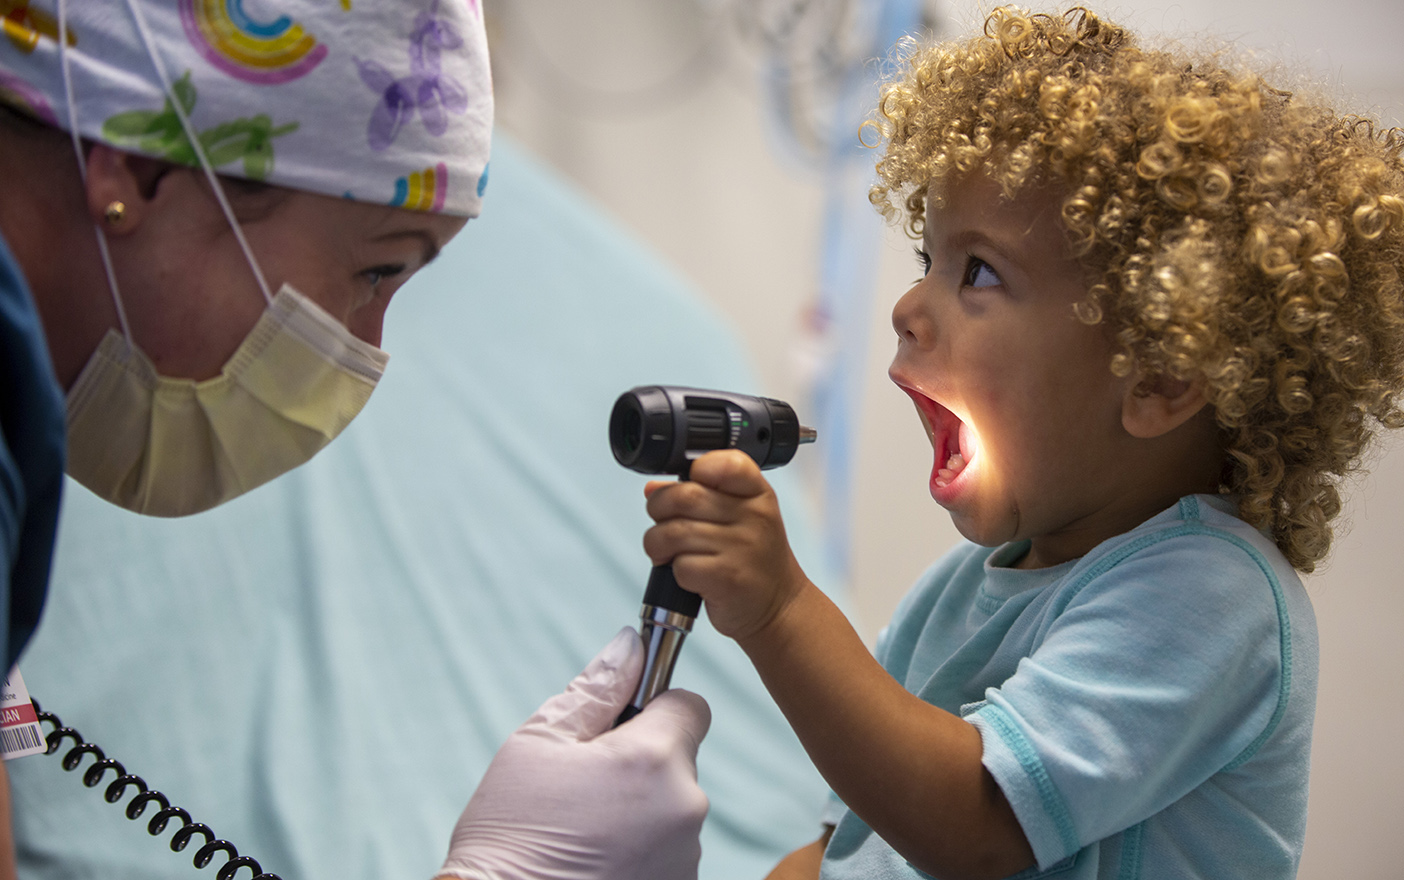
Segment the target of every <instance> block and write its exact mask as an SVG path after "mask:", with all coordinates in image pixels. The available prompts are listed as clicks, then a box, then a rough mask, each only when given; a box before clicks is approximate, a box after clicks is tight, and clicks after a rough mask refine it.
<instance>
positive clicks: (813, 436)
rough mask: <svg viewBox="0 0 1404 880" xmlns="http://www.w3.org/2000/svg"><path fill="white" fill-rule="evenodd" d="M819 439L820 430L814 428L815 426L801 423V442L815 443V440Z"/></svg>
mask: <svg viewBox="0 0 1404 880" xmlns="http://www.w3.org/2000/svg"><path fill="white" fill-rule="evenodd" d="M818 439H819V432H818V431H816V430H814V429H813V428H806V427H805V426H804V425H800V435H799V442H800V443H801V444H803V443H813V442H814V441H815V440H818Z"/></svg>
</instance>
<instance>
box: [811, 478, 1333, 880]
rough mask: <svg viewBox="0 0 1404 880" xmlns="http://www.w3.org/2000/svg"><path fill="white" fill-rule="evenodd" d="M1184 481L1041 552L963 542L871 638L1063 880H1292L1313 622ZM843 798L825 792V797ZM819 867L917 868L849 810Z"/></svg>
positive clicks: (839, 815) (1255, 548) (1230, 523)
mask: <svg viewBox="0 0 1404 880" xmlns="http://www.w3.org/2000/svg"><path fill="white" fill-rule="evenodd" d="M1232 508H1233V505H1232V502H1230V501H1228V500H1227V499H1224V498H1222V497H1216V496H1207V495H1195V496H1188V497H1186V498H1184V499H1181V501H1180V502H1179V504H1177V505H1176V506H1174V507H1172V508H1171V509H1169V510H1167V511H1165V512H1164V513H1161V514H1160V515H1158V516H1156V517H1154V518H1152V519H1151V520H1149V521H1147V522H1146V523H1144V524H1142V525H1141V526H1140V527H1138V528H1136V529H1133V530H1132V531H1130V532H1128V533H1127V534H1125V535H1121V536H1119V537H1117V538H1114V539H1112V540H1110V541H1106V542H1104V543H1102V544H1101V545H1099V546H1098V547H1096V548H1095V549H1094V550H1093V551H1092V552H1091V553H1089V554H1088V555H1087V556H1085V557H1083V558H1082V559H1079V560H1074V561H1071V562H1067V563H1064V564H1063V565H1060V566H1057V567H1055V568H1049V569H1042V570H1035V571H1019V570H1015V569H1012V568H1008V567H1007V566H1008V565H1010V564H1012V563H1013V562H1015V561H1017V560H1018V558H1019V557H1020V556H1022V555H1023V553H1024V551H1025V550H1026V549H1027V542H1025V543H1023V544H1016V545H1006V546H1004V547H1002V548H998V549H993V550H992V549H989V548H981V547H976V546H974V545H971V544H965V545H962V546H960V547H958V548H957V549H956V550H954V551H952V553H950V554H949V555H948V556H947V557H946V558H945V559H944V560H942V561H941V562H940V563H938V564H937V566H936V567H935V568H933V569H932V570H931V571H930V572H929V573H928V574H927V576H926V577H924V578H923V580H922V582H921V583H920V584H919V585H918V586H917V588H916V589H915V590H914V591H913V592H912V593H911V594H910V595H909V596H908V597H907V598H906V599H905V600H904V601H903V603H902V606H901V607H900V608H899V609H898V612H897V614H896V616H895V617H894V620H893V623H892V625H891V626H890V627H889V628H888V630H887V631H886V632H885V634H884V636H883V638H882V641H881V645H880V647H879V659H880V660H881V661H882V663H883V665H884V667H885V668H887V669H888V671H890V672H891V673H892V674H893V675H894V676H895V677H896V678H897V680H898V681H900V682H902V684H903V685H904V686H905V687H906V688H907V689H908V690H909V691H911V692H912V693H915V694H917V695H918V696H920V697H921V698H922V699H924V700H926V701H927V702H929V703H932V704H934V705H937V706H940V707H941V708H943V709H946V710H948V711H950V712H958V713H960V714H962V715H964V716H965V717H966V719H967V720H969V721H970V722H971V723H972V724H974V725H975V726H976V727H977V728H978V729H979V731H980V734H981V737H982V739H983V741H984V764H985V766H986V767H987V768H988V769H989V771H990V773H991V774H992V775H993V776H994V778H995V781H996V782H997V783H998V784H999V786H1000V789H1001V790H1002V791H1003V792H1004V794H1005V796H1006V797H1007V798H1008V799H1009V802H1010V804H1011V806H1013V808H1014V813H1015V815H1016V816H1017V817H1018V819H1019V823H1020V825H1021V827H1022V828H1023V830H1024V833H1025V835H1026V836H1027V837H1028V839H1029V842H1030V844H1031V845H1032V846H1033V850H1034V854H1035V856H1036V857H1037V860H1038V866H1039V867H1038V868H1035V869H1031V870H1030V871H1028V872H1027V873H1021V874H1019V875H1018V876H1020V877H1025V876H1027V877H1035V876H1037V877H1044V876H1049V877H1053V876H1056V877H1057V878H1059V880H1082V878H1088V880H1090V878H1100V880H1110V878H1118V880H1133V878H1135V880H1160V878H1164V880H1170V878H1195V877H1199V878H1220V877H1253V878H1264V880H1267V878H1290V877H1294V876H1296V868H1297V863H1298V860H1299V859H1300V857H1301V848H1302V840H1303V837H1304V836H1305V833H1306V796H1307V770H1308V761H1309V758H1310V751H1311V723H1312V715H1313V712H1314V710H1315V701H1316V661H1317V643H1316V622H1315V616H1314V615H1313V612H1312V609H1311V603H1310V601H1309V600H1308V598H1307V595H1306V591H1305V590H1304V589H1303V587H1302V584H1301V581H1300V580H1299V579H1298V578H1297V576H1296V574H1295V573H1294V572H1293V571H1292V569H1291V567H1290V566H1289V565H1288V564H1287V561H1286V560H1285V559H1284V558H1283V556H1282V554H1281V553H1279V552H1278V550H1277V548H1276V547H1275V546H1273V544H1272V542H1271V541H1270V540H1268V539H1267V538H1265V537H1264V536H1263V535H1261V534H1259V533H1258V532H1257V531H1256V530H1254V529H1253V528H1251V527H1249V526H1248V525H1247V524H1245V523H1244V522H1243V521H1241V520H1239V519H1238V518H1236V517H1235V516H1233V514H1232ZM835 806H838V805H835ZM830 818H831V819H836V820H837V821H838V825H837V827H836V828H835V830H834V834H833V837H832V839H831V841H830V843H829V847H828V850H827V852H826V854H825V861H824V867H823V870H822V873H821V876H822V877H823V878H825V880H837V878H862V880H885V878H899V877H900V878H910V877H925V876H927V875H925V874H923V873H921V872H919V871H917V870H916V869H915V868H913V867H911V866H910V865H908V864H907V863H906V861H905V860H904V859H903V858H902V857H901V856H900V855H898V854H897V853H896V852H895V851H893V850H892V849H891V848H890V847H888V846H887V845H886V844H885V843H884V842H883V841H882V840H880V839H879V838H878V837H877V835H875V834H873V833H872V831H871V830H870V829H869V828H868V827H867V826H866V825H865V824H863V822H862V821H861V820H859V819H858V818H857V817H856V816H855V815H853V814H852V813H848V812H846V811H842V810H841V809H840V810H836V811H833V812H831V813H830Z"/></svg>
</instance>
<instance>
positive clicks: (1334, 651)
mask: <svg viewBox="0 0 1404 880" xmlns="http://www.w3.org/2000/svg"><path fill="white" fill-rule="evenodd" d="M909 2H910V4H911V8H910V9H907V10H905V11H904V14H909V15H910V16H912V17H914V18H919V19H920V21H921V22H922V23H923V24H924V25H925V27H927V28H928V29H930V30H934V31H935V32H936V33H937V34H942V33H945V34H957V33H965V32H968V31H970V30H971V29H973V28H975V27H978V24H979V22H980V21H981V20H982V19H983V10H985V9H987V8H989V4H982V5H978V6H977V4H975V3H973V2H970V0H941V2H933V0H925V2H923V0H909ZM486 5H487V10H486V11H487V15H488V21H489V28H490V40H491V45H492V49H493V53H494V55H493V62H494V75H495V80H496V88H497V96H498V119H499V121H500V125H501V127H502V128H503V129H504V130H506V131H507V132H510V133H511V134H512V135H514V136H515V137H516V138H517V139H518V140H519V141H520V142H521V143H523V144H524V145H526V146H527V147H528V148H529V149H530V150H532V151H533V152H535V153H536V155H537V156H539V157H540V158H542V159H544V160H545V161H547V162H548V163H550V164H551V165H553V166H554V167H555V168H557V169H558V170H559V171H561V172H563V173H564V174H566V175H567V176H569V177H570V178H572V179H573V180H574V181H576V182H578V183H579V184H580V185H581V186H582V187H583V188H584V189H585V190H586V191H587V192H588V193H590V194H591V195H593V196H594V198H595V199H597V200H598V201H599V202H600V204H601V205H602V206H603V207H604V208H605V209H606V210H608V211H610V212H612V213H613V214H614V215H616V216H617V217H618V218H619V219H620V220H622V221H623V222H624V223H625V224H627V225H628V226H629V227H630V228H632V229H633V230H634V232H635V234H636V235H637V236H638V237H639V238H640V239H641V240H642V241H644V242H645V243H647V244H648V245H650V246H652V247H653V248H655V249H656V250H657V251H658V252H659V253H661V254H662V255H663V256H664V257H665V258H667V259H668V260H670V261H671V262H672V263H674V264H675V265H676V266H677V267H679V268H680V269H681V270H682V271H683V272H684V273H685V274H686V275H688V276H690V278H691V279H692V280H693V281H694V282H696V284H697V286H698V287H699V288H700V289H701V290H702V291H703V292H704V293H705V294H706V295H707V296H708V297H709V298H710V299H711V300H712V301H713V302H714V303H715V304H716V306H717V307H718V308H719V309H720V310H721V311H722V312H723V313H724V314H725V315H726V316H727V317H728V318H729V319H730V321H731V322H732V323H733V324H734V326H735V328H736V329H737V331H738V332H739V333H740V334H741V336H742V338H743V340H744V341H745V343H746V345H747V347H748V350H749V353H750V356H751V358H752V359H753V361H754V366H755V367H756V368H757V370H758V372H759V375H760V376H761V379H762V382H763V384H764V387H763V388H759V389H753V390H755V391H759V392H763V393H766V394H770V395H773V396H778V397H782V398H785V399H789V400H791V401H793V402H795V403H796V405H797V407H798V408H800V410H801V412H802V413H804V412H805V410H806V408H807V407H808V406H809V405H810V403H811V402H812V401H813V395H812V394H811V389H812V386H813V383H814V380H815V377H816V369H817V366H818V365H821V364H822V363H824V358H825V355H826V353H831V352H832V350H833V348H834V346H835V345H836V344H838V343H836V342H835V337H834V328H833V326H832V324H833V319H834V318H835V315H834V314H833V309H832V308H828V307H826V306H825V305H824V301H823V299H822V297H821V296H820V292H821V290H823V289H824V287H825V284H826V283H828V280H829V279H832V277H833V276H834V275H835V274H838V275H842V274H843V272H844V271H848V272H849V275H850V276H851V277H858V278H860V280H865V281H867V282H869V283H870V284H871V287H872V291H873V293H872V294H871V296H870V298H866V299H865V298H863V297H862V296H861V295H860V296H857V297H855V299H854V301H855V302H856V303H857V304H858V305H857V308H858V314H856V315H853V314H850V315H847V316H846V317H844V322H845V324H844V326H845V328H846V329H845V331H844V332H847V333H848V334H849V338H848V339H847V341H846V342H844V343H843V344H844V345H846V347H847V349H846V350H847V351H848V352H849V354H850V355H851V356H852V358H854V360H852V361H851V362H850V363H849V366H850V367H851V370H850V372H851V373H852V375H853V376H856V377H857V378H856V379H854V380H853V384H852V385H850V386H848V389H847V394H846V397H845V399H846V400H848V402H849V404H850V406H851V427H852V446H851V460H852V465H851V468H852V469H851V474H850V476H851V483H852V486H853V489H852V493H851V495H844V494H843V493H836V492H835V490H834V487H833V480H832V472H828V473H826V472H824V470H823V467H822V465H820V464H818V463H816V462H817V459H816V458H814V457H812V456H810V457H809V460H808V461H807V462H806V464H805V465H804V466H806V467H808V468H809V476H810V478H811V484H812V485H813V486H814V491H813V498H812V499H811V500H812V503H813V504H814V505H815V508H816V511H817V512H818V513H820V514H821V515H827V516H828V517H829V518H830V519H831V520H832V521H834V522H837V523H838V528H837V531H836V533H835V534H837V535H839V538H838V539H835V538H834V537H833V536H831V540H834V541H835V544H836V545H837V544H839V543H846V546H847V552H846V553H841V554H839V555H840V557H841V559H840V561H841V562H842V563H843V564H844V567H845V568H846V571H847V578H848V580H849V582H850V584H851V589H852V593H853V596H854V614H855V617H856V621H855V623H856V625H857V626H858V629H859V631H860V632H861V633H863V635H864V637H865V638H867V639H868V640H869V642H870V643H871V640H872V639H873V637H874V636H875V635H876V633H877V631H878V629H879V628H880V627H881V626H882V625H883V623H884V622H885V621H886V620H887V618H888V616H889V614H890V613H891V610H892V608H893V606H894V605H895V604H896V602H897V600H898V599H899V598H900V596H901V595H902V594H903V592H904V591H905V590H906V588H907V587H908V586H909V585H910V584H911V583H912V582H913V581H914V580H915V578H916V577H917V576H918V575H919V574H920V573H921V571H922V570H923V569H924V568H925V567H926V566H927V565H928V564H929V563H930V562H932V561H933V560H934V559H936V558H937V557H938V556H939V555H940V554H941V553H942V552H943V551H944V550H945V549H946V548H947V547H949V546H950V545H951V544H952V543H953V542H954V541H955V540H957V538H958V535H957V534H956V532H955V531H954V529H953V528H952V527H951V525H950V522H949V520H948V518H947V517H946V516H945V515H944V513H943V512H942V511H941V510H940V509H939V508H938V507H937V506H936V505H935V504H934V503H933V502H932V501H931V500H930V498H929V496H928V494H927V489H926V480H927V474H928V471H929V468H930V456H931V453H930V448H929V446H928V444H927V442H926V439H925V437H924V435H923V433H922V431H921V429H920V427H919V425H918V422H917V420H916V418H915V416H914V414H913V413H912V412H911V408H910V404H909V403H908V401H907V399H906V397H905V396H904V395H903V394H901V393H900V392H898V391H897V390H896V389H895V388H894V387H892V386H891V385H890V383H888V381H887V379H886V365H887V361H888V359H889V358H890V356H891V353H892V351H893V348H894V346H893V336H892V331H891V328H890V325H889V323H888V317H887V316H888V313H889V311H890V309H891V306H892V304H893V303H894V302H895V301H896V298H897V297H898V296H900V295H901V293H902V292H904V291H905V290H906V289H907V287H908V286H909V285H910V284H911V283H912V282H913V281H914V280H915V278H916V277H917V274H918V270H917V265H916V260H915V258H914V257H913V254H912V243H911V242H910V241H909V240H907V239H906V238H905V236H904V235H902V234H901V232H900V231H898V230H892V229H886V228H885V227H882V226H881V225H880V223H879V222H878V221H877V220H876V219H873V218H875V215H866V214H862V213H861V209H862V204H863V193H864V192H865V190H866V183H867V181H868V180H869V179H870V176H871V162H872V158H869V159H868V160H867V161H866V162H864V161H859V162H857V163H856V164H853V163H849V164H847V165H845V166H844V169H842V170H840V171H839V172H837V173H836V172H835V170H834V168H835V166H834V164H833V163H831V162H828V161H826V153H825V151H824V149H823V145H824V143H823V142H824V139H825V137H826V132H827V131H828V130H830V129H832V128H833V126H834V123H835V122H841V121H842V120H837V119H836V118H835V113H834V112H833V108H832V107H831V106H828V105H825V104H824V95H825V89H826V87H831V86H833V85H835V82H836V80H835V79H834V76H833V71H834V69H835V67H836V66H837V65H838V64H839V63H840V62H842V61H845V60H849V61H851V60H852V59H854V58H860V57H861V56H862V55H863V54H864V52H865V47H866V45H867V43H865V40H867V41H871V40H874V39H877V38H876V37H875V36H874V32H875V31H879V30H881V28H882V27H883V26H884V25H883V24H882V23H881V22H877V23H875V21H874V19H873V16H874V15H876V14H877V13H875V12H874V11H873V9H874V8H876V7H877V6H881V5H884V4H873V3H870V4H864V3H862V2H860V0H673V2H669V3H659V2H656V0H596V2H591V3H583V2H580V0H488V3H487V4H486ZM885 5H886V6H889V7H890V6H892V5H893V4H891V3H888V4H885ZM897 5H899V6H900V5H901V4H897ZM1041 8H1043V9H1045V10H1049V9H1050V7H1041ZM1094 8H1095V9H1096V10H1097V11H1098V12H1099V13H1101V14H1104V15H1107V16H1109V17H1112V18H1114V19H1117V20H1120V21H1122V22H1123V23H1126V24H1129V25H1132V26H1133V27H1135V28H1136V29H1138V30H1139V31H1141V32H1143V33H1156V34H1170V35H1174V36H1176V37H1177V38H1180V39H1183V40H1186V41H1191V42H1193V41H1195V40H1197V39H1199V38H1201V37H1202V36H1204V35H1208V36H1210V37H1212V38H1215V39H1230V40H1233V41H1235V42H1237V43H1238V44H1240V45H1243V46H1247V47H1250V48H1252V49H1254V50H1260V51H1261V52H1263V53H1264V54H1265V55H1267V56H1269V57H1273V58H1278V59H1281V60H1282V61H1283V62H1284V63H1285V66H1286V72H1287V73H1288V74H1291V75H1297V74H1303V73H1305V74H1308V75H1310V76H1312V77H1314V78H1316V79H1318V80H1320V81H1322V82H1324V83H1325V84H1326V85H1327V86H1328V87H1329V88H1330V89H1331V90H1332V91H1333V93H1335V94H1337V95H1339V96H1340V106H1342V107H1349V108H1351V109H1355V110H1363V111H1368V112H1370V113H1372V114H1374V115H1376V116H1378V117H1379V118H1381V119H1382V121H1383V122H1385V123H1386V124H1388V125H1400V124H1401V123H1402V122H1404V64H1402V63H1401V62H1400V60H1399V59H1400V41H1401V39H1404V4H1401V3H1399V2H1398V0H1337V2H1334V3H1330V4H1321V3H1311V2H1307V0H1185V2H1179V3H1170V2H1167V0H1132V2H1126V3H1121V4H1117V5H1114V6H1100V5H1098V6H1095V7H1094ZM864 16H867V18H864ZM888 24H890V22H889V23H888ZM872 71H873V68H872V67H871V66H870V67H869V68H868V74H869V80H871V78H872V77H871V73H872ZM849 85H850V86H851V85H852V84H851V83H849ZM830 91H832V89H830ZM850 93H851V94H850V99H851V98H852V94H858V97H859V103H860V104H861V103H863V102H864V101H868V102H870V101H871V96H872V95H874V94H875V91H872V90H871V89H869V90H867V91H863V90H862V89H861V88H860V89H858V90H857V92H856V93H855V92H853V90H852V89H850ZM840 112H841V111H840ZM839 128H842V126H841V125H840V126H839ZM845 130H847V131H852V130H853V128H852V127H850V128H848V129H845ZM854 168H856V169H857V170H853V169H854ZM838 190H842V191H843V195H841V196H839V197H838V198H839V201H840V202H841V203H842V202H843V199H847V202H846V203H845V204H847V205H848V209H846V211H844V210H840V211H836V210H835V208H834V205H835V202H834V201H833V200H834V199H835V193H836V192H837V191H838ZM855 194H856V195H855ZM488 210H491V201H489V203H488ZM839 215H842V216H844V217H846V218H847V219H846V220H845V221H843V222H849V223H852V224H854V227H853V229H850V230H848V234H847V235H846V236H845V234H843V232H842V231H840V233H839V234H838V235H837V236H836V235H835V230H834V228H833V225H832V224H833V223H834V222H835V217H836V216H839ZM855 218H856V219H855ZM855 230H856V231H855ZM469 234H471V227H470V229H469ZM836 240H837V241H854V242H857V243H858V244H859V245H860V247H859V248H858V249H859V250H863V249H864V248H866V249H867V250H869V251H870V252H871V255H872V259H871V262H870V263H864V262H863V261H862V260H859V261H858V264H857V265H856V266H848V267H847V268H846V270H845V267H842V266H840V267H838V268H835V266H834V265H833V263H832V258H833V257H834V256H835V248H834V247H833V244H834V242H835V241H836ZM826 257H828V258H829V259H830V262H828V263H826V262H825V258H826ZM541 258H542V259H543V260H549V259H551V255H550V254H549V253H543V254H542V255H541ZM860 286H861V285H860ZM639 378H640V381H641V382H642V381H649V377H646V376H641V377H639ZM621 390H623V389H621ZM826 439H827V440H829V441H830V442H831V443H832V442H833V440H834V432H831V433H830V435H829V436H828V437H827V438H826V437H825V436H823V435H821V443H822V442H823V441H825V440H826ZM801 457H802V458H804V457H805V456H801ZM1372 464H1373V466H1372V473H1371V474H1370V476H1369V477H1368V479H1366V480H1365V481H1364V483H1363V484H1362V485H1361V486H1359V487H1357V488H1356V489H1355V490H1354V492H1353V494H1352V495H1351V497H1350V499H1349V504H1348V507H1347V512H1346V515H1345V517H1344V519H1345V520H1346V523H1347V525H1348V527H1349V531H1347V532H1346V533H1345V534H1344V535H1343V536H1342V537H1339V538H1338V541H1337V544H1336V550H1335V553H1334V554H1333V557H1332V559H1331V561H1330V562H1329V564H1328V565H1327V566H1326V567H1325V569H1324V570H1322V571H1320V572H1319V573H1318V574H1316V575H1314V576H1312V577H1311V578H1310V579H1309V582H1308V586H1309V589H1310V591H1311V593H1312V595H1313V598H1314V600H1315V603H1316V609H1317V615H1318V619H1319V624H1320V632H1321V642H1322V649H1321V690H1320V698H1319V703H1318V714H1317V724H1316V739H1315V748H1314V753H1313V762H1314V768H1313V776H1312V794H1311V817H1310V825H1309V833H1308V841H1307V848H1306V852H1305V856H1304V860H1303V867H1302V871H1301V876H1302V877H1303V878H1309V880H1318V878H1319V880H1325V878H1339V877H1351V878H1396V877H1398V876H1400V868H1399V867H1398V859H1397V856H1398V855H1400V854H1401V853H1404V845H1401V843H1400V842H1399V839H1398V834H1399V830H1400V829H1401V828H1404V755H1402V754H1401V751H1400V750H1399V749H1398V748H1397V747H1396V740H1397V738H1398V735H1399V734H1400V733H1404V700H1401V697H1404V639H1401V638H1399V637H1398V636H1397V635H1396V632H1397V629H1398V627H1399V626H1400V625H1401V624H1404V589H1401V588H1402V587H1404V574H1401V568H1400V565H1399V564H1398V563H1397V562H1396V560H1395V559H1394V553H1393V550H1394V549H1395V546H1396V544H1395V542H1397V541H1398V540H1399V539H1400V537H1401V526H1404V443H1402V442H1401V438H1394V439H1393V440H1392V442H1390V443H1389V444H1387V445H1386V447H1385V448H1384V449H1382V450H1381V452H1380V453H1379V455H1378V457H1377V458H1376V460H1375V461H1374V462H1373V463H1372ZM826 476H827V477H828V478H829V480H828V486H827V488H826V480H825V478H826ZM836 499H837V501H836ZM840 508H842V510H839V509H840ZM844 511H846V514H845V515H836V513H840V514H842V513H843V512H844Z"/></svg>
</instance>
